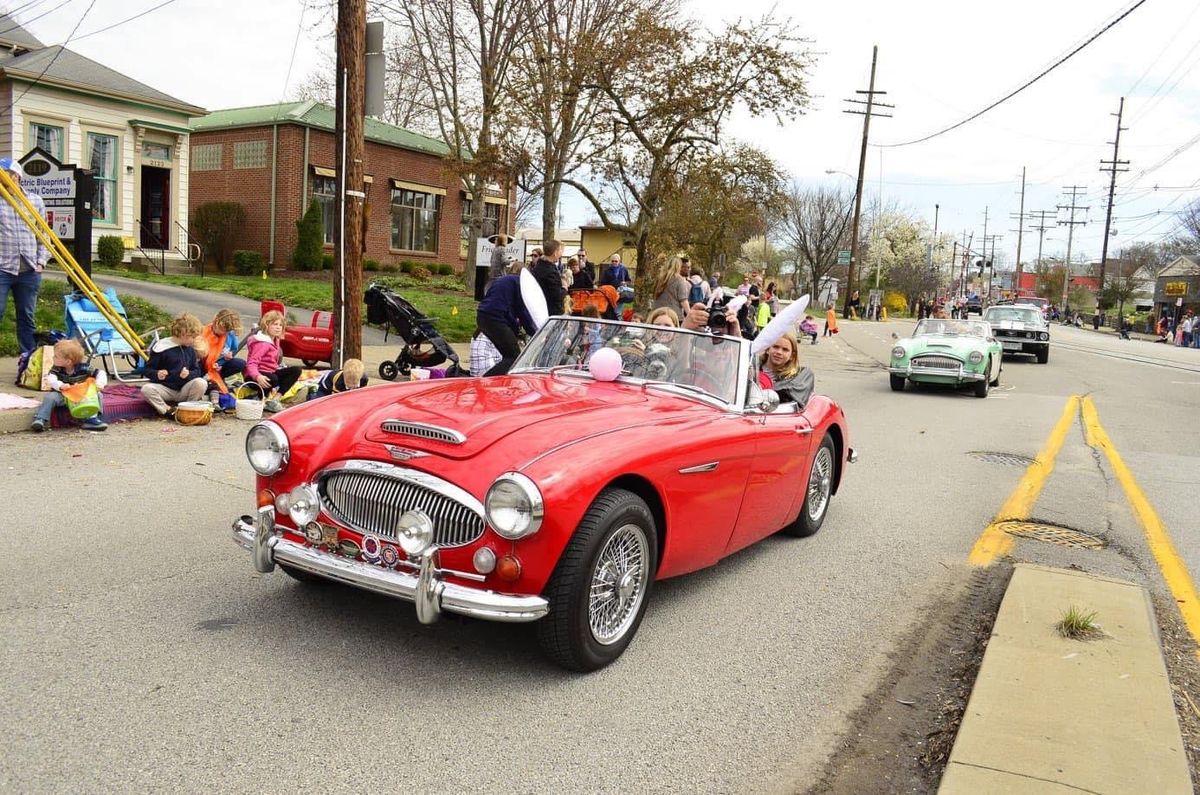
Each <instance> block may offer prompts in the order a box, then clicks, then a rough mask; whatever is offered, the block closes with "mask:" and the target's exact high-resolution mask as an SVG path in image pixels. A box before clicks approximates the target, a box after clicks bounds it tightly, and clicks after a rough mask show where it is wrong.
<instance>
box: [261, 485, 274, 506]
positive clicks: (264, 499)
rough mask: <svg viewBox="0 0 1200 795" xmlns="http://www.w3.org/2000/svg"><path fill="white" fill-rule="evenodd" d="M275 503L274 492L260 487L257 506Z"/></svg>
mask: <svg viewBox="0 0 1200 795" xmlns="http://www.w3.org/2000/svg"><path fill="white" fill-rule="evenodd" d="M274 504H275V493H274V492H273V491H271V490H270V489H261V490H259V492H258V507H259V508H266V507H268V506H271V505H274Z"/></svg>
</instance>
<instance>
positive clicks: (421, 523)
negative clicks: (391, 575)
mask: <svg viewBox="0 0 1200 795" xmlns="http://www.w3.org/2000/svg"><path fill="white" fill-rule="evenodd" d="M396 540H397V541H398V542H399V543H400V548H401V549H403V550H404V554H406V555H408V556H409V557H410V558H411V557H415V556H417V555H420V554H421V553H422V552H424V551H425V550H427V549H429V545H430V544H432V543H433V520H432V519H430V518H429V514H427V513H425V512H424V511H422V510H421V509H420V508H413V509H412V510H411V511H405V512H404V514H403V515H402V516H401V517H400V521H398V522H396Z"/></svg>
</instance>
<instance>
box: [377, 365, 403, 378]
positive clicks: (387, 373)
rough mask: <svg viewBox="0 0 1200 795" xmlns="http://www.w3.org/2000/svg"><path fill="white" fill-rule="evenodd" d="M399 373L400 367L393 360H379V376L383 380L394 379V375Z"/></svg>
mask: <svg viewBox="0 0 1200 795" xmlns="http://www.w3.org/2000/svg"><path fill="white" fill-rule="evenodd" d="M399 374H400V368H399V367H397V366H396V363H395V362H393V361H386V362H380V364H379V377H380V378H382V379H384V380H385V381H395V380H396V376H397V375H399Z"/></svg>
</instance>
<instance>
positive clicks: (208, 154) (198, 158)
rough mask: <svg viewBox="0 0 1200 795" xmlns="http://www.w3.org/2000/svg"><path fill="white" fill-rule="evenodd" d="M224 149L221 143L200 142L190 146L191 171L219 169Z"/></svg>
mask: <svg viewBox="0 0 1200 795" xmlns="http://www.w3.org/2000/svg"><path fill="white" fill-rule="evenodd" d="M224 154H225V150H224V146H222V145H221V144H200V145H199V146H193V147H192V171H220V170H221V159H222V158H223V157H224Z"/></svg>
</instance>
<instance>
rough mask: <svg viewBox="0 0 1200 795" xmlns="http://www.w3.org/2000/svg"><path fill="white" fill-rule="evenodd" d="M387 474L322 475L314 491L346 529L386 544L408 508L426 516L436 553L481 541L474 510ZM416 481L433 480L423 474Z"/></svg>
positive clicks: (399, 471) (398, 472) (397, 474)
mask: <svg viewBox="0 0 1200 795" xmlns="http://www.w3.org/2000/svg"><path fill="white" fill-rule="evenodd" d="M391 469H392V470H393V473H392V474H385V473H380V472H371V471H366V472H364V471H355V470H335V471H332V472H326V473H324V474H323V475H322V476H321V478H320V481H319V482H318V487H317V489H318V492H319V493H320V495H321V504H322V506H323V507H324V508H325V510H326V511H328V512H329V514H330V515H331V516H333V517H334V518H335V519H337V521H339V522H341V523H342V524H344V525H346V526H347V527H349V528H351V529H353V530H357V531H358V532H361V533H374V534H375V535H377V536H379V537H380V538H384V539H387V540H389V541H396V540H397V539H396V523H397V522H398V521H399V520H400V516H401V515H402V514H403V513H404V512H405V511H407V510H410V509H412V508H420V509H421V510H423V511H424V512H425V513H427V514H429V518H431V519H432V520H433V542H434V543H435V544H437V545H438V546H439V547H460V546H463V545H465V544H470V543H471V542H472V541H475V540H476V539H477V538H479V537H480V536H481V535H483V517H482V516H481V515H480V514H479V513H478V512H477V511H476V510H475V509H474V508H472V507H471V506H468V505H464V504H463V503H462V502H459V501H458V500H455V499H454V498H453V497H450V496H447V495H446V494H442V493H439V491H437V490H435V489H433V488H430V487H429V486H427V485H424V484H422V483H419V482H416V480H417V479H418V478H413V479H409V478H407V477H405V475H404V470H402V469H400V468H398V467H395V468H391ZM415 474H416V473H414V475H415ZM419 479H420V480H423V481H426V482H430V481H432V480H435V479H433V478H431V476H429V475H423V474H422V475H421V476H420V477H419ZM447 485H449V484H447Z"/></svg>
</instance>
